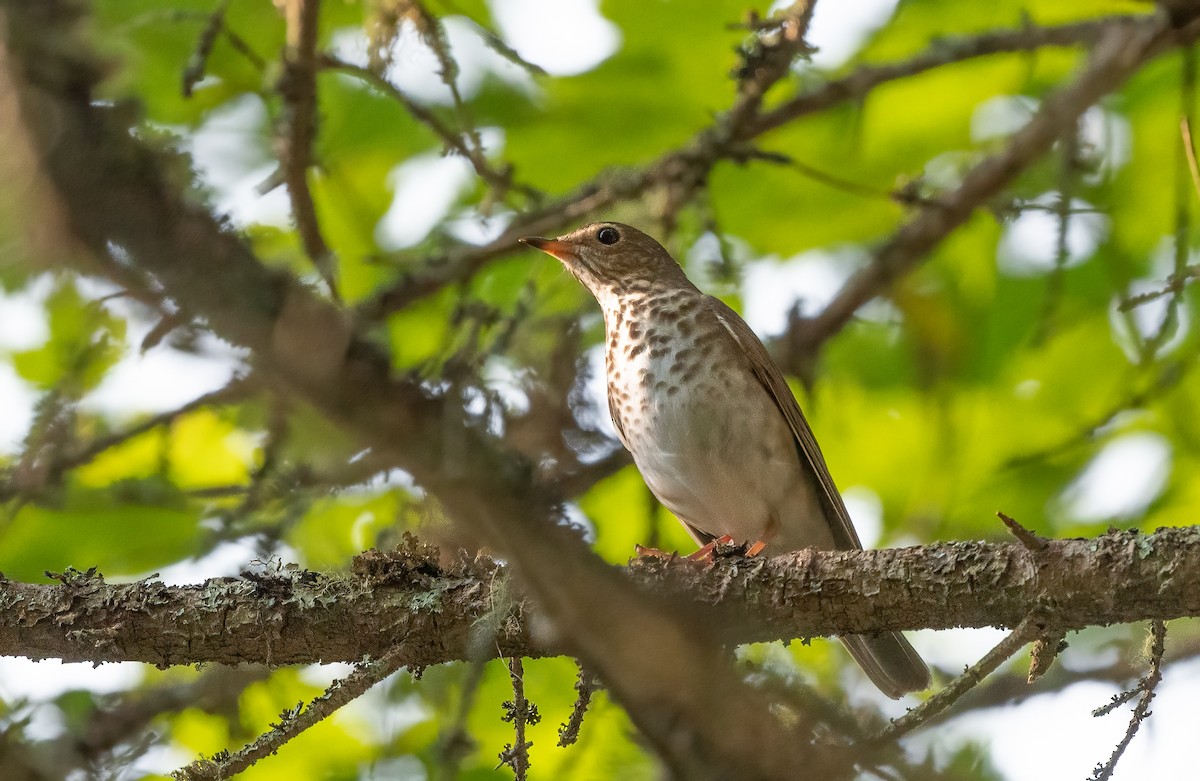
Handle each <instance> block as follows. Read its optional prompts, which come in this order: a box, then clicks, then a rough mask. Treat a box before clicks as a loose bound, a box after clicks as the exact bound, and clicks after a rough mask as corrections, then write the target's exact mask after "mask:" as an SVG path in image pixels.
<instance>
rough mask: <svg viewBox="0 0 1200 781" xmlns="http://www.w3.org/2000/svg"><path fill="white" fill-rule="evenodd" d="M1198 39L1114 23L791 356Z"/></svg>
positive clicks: (828, 332)
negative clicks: (1140, 74) (1113, 96)
mask: <svg viewBox="0 0 1200 781" xmlns="http://www.w3.org/2000/svg"><path fill="white" fill-rule="evenodd" d="M1197 34H1200V24H1197V23H1192V24H1190V25H1189V26H1188V27H1186V28H1183V29H1180V30H1176V29H1173V28H1171V27H1170V26H1169V25H1168V23H1167V20H1166V19H1165V18H1164V17H1161V16H1155V17H1143V18H1138V19H1113V20H1108V21H1107V22H1106V23H1105V24H1104V25H1103V26H1102V28H1101V33H1100V35H1099V37H1098V38H1097V41H1096V45H1095V48H1094V50H1093V51H1092V54H1091V56H1090V57H1089V59H1088V63H1087V65H1086V66H1085V67H1084V68H1083V70H1082V71H1081V72H1080V73H1079V75H1078V76H1077V77H1076V78H1075V80H1074V81H1073V82H1071V83H1070V84H1068V85H1067V86H1065V87H1063V88H1061V89H1059V90H1057V91H1055V92H1054V93H1053V94H1051V95H1050V96H1049V97H1047V98H1046V99H1045V100H1044V101H1043V102H1042V104H1041V106H1040V107H1039V108H1038V111H1037V113H1036V114H1034V116H1033V118H1032V119H1030V121H1029V122H1028V123H1027V124H1026V125H1025V126H1024V127H1023V128H1021V129H1020V130H1019V131H1017V132H1016V133H1014V134H1013V135H1012V137H1011V139H1010V140H1009V142H1008V145H1007V146H1006V147H1005V148H1004V149H1003V150H1002V151H1001V152H999V153H997V154H995V155H992V156H990V157H987V158H986V159H984V160H983V161H982V162H980V163H979V164H978V165H976V166H975V167H974V168H972V169H971V170H970V171H968V172H967V174H966V175H965V176H964V177H963V180H962V183H961V184H960V185H959V186H958V187H957V188H955V189H954V190H952V191H951V192H949V193H946V194H945V195H942V196H940V197H938V198H935V199H934V202H933V203H932V204H931V205H930V206H929V207H927V208H925V209H924V210H922V211H921V213H920V214H919V215H918V216H917V217H916V218H915V219H913V220H912V221H911V222H908V223H907V224H905V225H904V226H903V227H901V228H900V229H899V230H898V231H896V232H895V233H894V234H893V235H892V236H891V238H889V239H888V240H887V241H886V242H885V243H884V244H883V245H882V246H881V247H880V248H879V249H878V250H876V252H875V255H874V258H873V259H872V261H871V263H870V264H869V265H867V266H865V267H864V268H863V269H861V270H860V271H859V272H858V273H856V274H855V275H854V276H853V277H851V278H850V280H849V281H848V282H846V284H845V285H844V286H843V287H842V289H841V290H840V291H839V292H838V294H837V295H836V296H835V297H834V299H833V300H832V301H831V302H830V303H829V304H828V306H826V307H825V309H823V310H822V311H821V312H820V313H819V314H818V315H816V316H815V317H814V318H812V319H811V320H808V321H806V322H804V324H803V327H802V328H799V329H796V334H794V339H793V342H794V343H793V344H792V345H790V347H791V350H792V351H799V352H801V353H807V352H811V351H813V350H815V349H817V348H819V347H820V345H822V344H823V343H824V342H825V341H826V340H827V339H829V338H830V337H831V336H832V335H833V334H835V333H837V332H838V331H840V330H841V329H842V328H843V327H844V326H845V325H846V323H847V322H849V320H850V319H851V318H852V317H853V316H854V313H855V312H857V311H858V308H859V307H861V306H862V305H863V304H864V303H866V302H867V301H869V300H871V299H872V298H874V297H875V296H877V295H879V294H880V293H882V292H883V291H884V290H886V289H887V287H888V286H889V285H890V284H891V283H892V282H894V281H895V280H896V279H898V278H900V277H901V276H903V275H904V274H906V273H908V272H909V271H910V270H912V268H913V267H915V266H916V265H917V264H919V263H920V262H921V261H923V260H924V259H925V258H926V257H927V254H928V253H929V251H930V250H932V249H933V248H934V247H935V246H937V245H938V243H940V242H941V241H942V239H944V238H945V237H946V236H947V235H949V233H950V232H951V231H953V230H954V229H955V228H957V227H958V226H959V225H961V224H962V223H964V222H965V221H966V220H967V218H968V217H969V216H970V215H971V214H972V212H974V211H975V209H977V208H978V207H979V206H980V205H982V204H983V203H985V202H987V200H988V199H989V198H992V197H994V196H995V195H996V194H997V193H999V192H1000V191H1001V190H1002V189H1003V188H1004V187H1006V186H1008V185H1009V184H1010V183H1011V182H1012V181H1013V180H1014V179H1015V178H1016V177H1017V175H1018V174H1019V173H1020V172H1021V171H1023V170H1025V169H1026V168H1027V167H1029V166H1030V165H1031V164H1033V163H1034V162H1035V161H1037V160H1038V159H1040V158H1041V157H1042V155H1044V154H1045V153H1046V151H1047V150H1049V149H1050V147H1051V145H1052V144H1053V143H1054V142H1055V140H1056V139H1058V138H1059V137H1060V136H1061V135H1062V133H1063V131H1064V129H1065V128H1068V127H1070V126H1071V124H1073V123H1074V122H1075V121H1076V120H1077V119H1078V118H1079V116H1080V115H1081V114H1082V113H1083V112H1084V111H1086V110H1087V109H1088V108H1089V107H1090V106H1091V105H1093V104H1094V103H1095V102H1096V101H1098V100H1099V99H1100V98H1102V97H1103V96H1105V95H1107V94H1108V93H1109V92H1112V91H1113V90H1114V89H1116V88H1118V87H1119V86H1120V85H1121V84H1122V83H1124V82H1125V80H1126V79H1128V78H1129V77H1130V76H1131V75H1132V74H1134V73H1135V72H1137V70H1138V69H1139V68H1140V67H1141V66H1142V65H1143V64H1144V63H1145V62H1146V61H1147V60H1149V59H1150V58H1152V57H1154V56H1155V55H1157V54H1160V53H1162V52H1163V51H1164V50H1165V49H1166V48H1167V47H1169V46H1172V45H1179V44H1182V43H1186V42H1188V41H1191V40H1194V38H1195V37H1196V35H1197Z"/></svg>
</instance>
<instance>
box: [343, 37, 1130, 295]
mask: <svg viewBox="0 0 1200 781" xmlns="http://www.w3.org/2000/svg"><path fill="white" fill-rule="evenodd" d="M1131 20H1132V21H1133V22H1134V23H1138V24H1144V23H1146V20H1147V17H1144V16H1113V17H1106V18H1105V19H1100V20H1095V21H1089V22H1084V23H1079V24H1068V25H1061V26H1056V27H1026V28H1022V29H1019V30H1004V31H999V32H995V33H987V34H984V35H982V36H979V37H977V38H969V39H966V40H963V41H956V42H941V43H939V44H937V45H935V46H934V47H933V48H932V49H931V50H930V51H929V52H926V53H924V54H921V55H918V56H917V57H915V58H913V59H912V60H910V61H907V62H903V63H898V64H895V65H886V66H863V67H862V68H860V69H858V70H856V71H854V72H853V73H851V74H849V75H848V76H845V77H843V78H841V79H836V80H834V81H831V82H828V83H827V84H825V85H823V86H821V87H818V88H816V89H815V90H813V91H812V92H808V93H804V94H802V95H799V96H797V97H796V98H793V99H792V100H791V101H788V102H786V103H784V104H783V105H781V106H779V107H778V108H776V109H773V110H771V111H768V112H765V113H762V114H758V113H755V112H754V111H751V110H749V109H747V110H744V111H743V110H736V109H731V113H730V114H729V115H727V116H722V117H719V118H718V119H717V120H716V122H714V124H713V126H711V127H707V128H704V129H702V130H701V131H699V132H698V133H697V134H696V135H695V136H694V137H693V138H692V140H691V141H690V142H688V143H687V144H684V145H683V146H681V147H680V148H679V149H677V150H673V151H670V152H667V153H666V154H664V155H663V156H662V157H660V158H659V159H658V160H656V161H654V162H652V163H650V164H648V165H646V166H644V167H641V168H636V169H628V170H621V171H609V172H605V173H601V174H600V175H599V176H597V177H596V178H595V179H594V180H593V181H592V182H590V183H588V184H585V185H583V186H582V187H580V188H578V189H577V190H576V191H575V192H573V193H570V194H568V195H567V196H565V197H563V198H560V199H557V200H555V201H552V202H549V203H546V204H545V205H544V206H543V207H541V208H539V209H536V210H534V211H532V212H528V213H525V214H521V215H518V216H517V218H516V219H515V220H514V222H513V224H512V226H510V228H509V230H507V231H505V233H504V235H502V236H501V237H499V238H498V239H497V240H496V241H494V242H492V243H490V244H486V245H483V246H479V247H469V246H468V247H459V248H457V249H455V250H453V251H451V252H449V253H447V254H446V255H445V256H444V257H440V258H434V259H432V260H431V261H430V262H429V263H428V264H427V266H426V268H424V269H422V270H419V271H417V272H414V273H412V274H409V275H405V276H403V277H402V278H401V279H399V280H397V281H396V282H395V283H393V284H392V285H390V286H389V287H388V288H386V289H385V290H383V291H382V292H380V293H379V294H377V295H376V297H375V298H374V299H373V300H371V301H368V302H366V303H365V304H364V305H363V306H362V307H361V308H360V315H361V316H362V317H364V318H366V319H377V318H379V317H382V316H384V315H386V314H387V313H389V312H393V311H396V310H397V309H400V308H403V307H404V306H407V305H408V304H410V303H412V301H414V300H416V299H418V298H420V297H422V296H425V295H429V294H430V293H432V292H434V291H436V290H438V289H440V288H441V287H443V286H444V285H447V284H449V283H451V282H454V281H457V280H461V279H465V278H468V277H469V276H470V275H472V274H474V273H475V272H476V271H478V270H479V269H480V268H482V267H483V266H484V265H485V264H487V263H489V262H490V261H492V260H494V259H496V258H498V257H501V256H503V255H507V254H511V253H512V252H514V251H515V247H514V245H513V242H514V241H515V239H516V238H517V237H518V236H524V235H529V234H531V233H533V234H539V233H547V232H553V231H555V230H558V229H560V228H562V227H564V226H566V225H569V224H571V223H572V222H573V221H577V220H580V219H582V218H585V217H587V216H589V215H592V214H595V213H596V212H598V211H600V210H601V209H604V208H607V207H609V206H611V205H612V204H614V203H617V202H620V201H624V200H629V199H634V198H639V197H642V196H643V195H645V194H646V193H647V192H649V191H651V190H652V189H654V188H655V187H659V186H662V185H664V184H669V183H671V182H678V181H692V182H700V181H703V179H704V178H705V177H706V176H707V174H708V171H709V170H710V169H711V168H712V167H713V166H714V165H716V164H717V163H718V162H720V161H721V160H723V159H731V160H744V159H746V157H747V156H752V153H751V152H750V151H749V148H748V145H749V142H751V141H752V140H753V139H755V138H757V137H758V136H761V135H763V134H764V133H767V132H769V131H771V130H774V129H775V128H777V127H780V126H782V125H784V124H787V123H788V122H790V121H792V120H794V119H797V118H798V117H800V116H803V115H806V114H810V113H814V112H817V111H821V110H824V109H827V108H829V107H831V106H834V105H837V104H839V103H843V102H846V101H851V100H861V99H863V98H864V97H866V96H867V95H868V94H869V93H870V92H871V91H872V90H874V89H875V88H876V87H878V86H880V85H882V84H886V83H888V82H890V81H895V80H898V79H903V78H907V77H910V76H914V75H917V74H920V73H923V72H925V71H928V70H931V69H934V68H937V67H940V66H944V65H951V64H954V63H956V62H961V61H963V60H967V59H972V58H976V57H982V56H988V55H993V54H1000V53H1005V52H1020V51H1030V50H1033V49H1037V48H1040V47H1042V46H1076V45H1081V44H1088V43H1093V42H1095V41H1096V40H1098V39H1099V37H1100V33H1101V32H1102V31H1104V30H1106V29H1109V27H1110V26H1116V27H1121V26H1122V25H1124V24H1125V23H1128V22H1131ZM792 42H793V44H794V46H795V48H793V49H792V51H793V52H797V51H799V50H800V49H799V46H800V45H801V43H802V38H801V39H796V38H793V39H792ZM332 62H333V61H331V64H332ZM342 65H344V64H340V63H339V64H337V65H336V67H341V66H342ZM349 67H350V68H351V69H353V68H354V66H349ZM360 70H361V69H360ZM350 72H355V71H353V70H351V71H350ZM356 75H359V76H361V77H362V78H365V79H370V80H372V82H373V83H375V85H376V86H377V87H379V88H380V89H383V90H385V91H386V92H388V93H389V94H393V96H394V97H397V98H398V99H400V96H399V95H396V94H395V93H393V92H392V90H394V89H395V88H394V87H391V86H390V85H387V82H386V81H382V83H381V81H380V80H378V77H377V76H375V75H374V74H371V73H370V72H369V71H364V72H356ZM385 85H387V86H385ZM764 86H769V85H766V84H764ZM403 100H404V101H405V105H406V106H410V105H415V104H412V101H411V100H410V99H408V98H407V96H404V98H403ZM746 100H747V101H748V102H745V103H738V104H736V105H739V106H740V105H746V106H751V107H756V106H757V105H758V101H757V100H755V99H746ZM417 108H418V109H419V110H420V111H422V112H424V113H425V114H426V115H428V111H426V110H424V109H421V108H420V107H417ZM409 110H410V111H413V108H411V107H410V109H409ZM414 116H417V117H418V119H420V120H421V121H423V122H427V123H428V120H427V119H425V118H422V117H421V116H420V115H419V114H417V113H416V112H414ZM439 122H440V121H439ZM730 131H736V132H733V133H731V132H730ZM435 132H438V135H439V136H441V137H442V138H443V139H444V140H448V139H449V138H453V139H455V144H457V145H461V143H462V142H461V139H458V138H457V136H456V134H454V133H453V132H452V131H449V130H448V129H447V130H445V131H441V132H439V131H436V130H435ZM459 151H460V153H462V154H466V150H459ZM480 175H481V176H482V173H481V174H480Z"/></svg>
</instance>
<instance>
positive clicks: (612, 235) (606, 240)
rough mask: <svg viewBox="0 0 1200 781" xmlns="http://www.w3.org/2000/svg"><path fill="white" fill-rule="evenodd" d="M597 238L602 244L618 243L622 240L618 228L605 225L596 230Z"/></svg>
mask: <svg viewBox="0 0 1200 781" xmlns="http://www.w3.org/2000/svg"><path fill="white" fill-rule="evenodd" d="M596 240H597V241H599V242H600V243H601V244H616V243H617V242H618V241H620V240H621V234H620V233H617V229H616V228H610V227H608V226H605V227H603V228H601V229H600V230H598V231H596Z"/></svg>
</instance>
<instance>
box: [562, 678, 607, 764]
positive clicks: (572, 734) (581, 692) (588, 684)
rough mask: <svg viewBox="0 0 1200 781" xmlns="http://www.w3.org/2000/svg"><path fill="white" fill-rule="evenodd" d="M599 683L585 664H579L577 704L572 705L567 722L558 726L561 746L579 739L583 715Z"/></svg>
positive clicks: (576, 685) (571, 743) (576, 680)
mask: <svg viewBox="0 0 1200 781" xmlns="http://www.w3.org/2000/svg"><path fill="white" fill-rule="evenodd" d="M598 685H599V682H598V681H596V679H595V678H593V677H592V675H591V674H590V673H589V672H588V671H587V670H586V669H585V668H584V666H583V665H579V677H578V678H576V679H575V693H576V696H575V705H574V706H572V708H571V715H570V717H569V718H568V719H567V721H566V723H565V724H563V725H562V726H561V727H559V728H558V745H559V746H560V747H562V748H566V747H567V746H571V745H574V743H575V741H577V740H579V730H580V728H581V727H583V716H584V714H586V713H587V709H588V706H589V705H591V703H592V693H593V692H594V691H595V690H596V687H597V686H598Z"/></svg>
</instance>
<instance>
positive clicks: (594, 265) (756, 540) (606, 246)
mask: <svg viewBox="0 0 1200 781" xmlns="http://www.w3.org/2000/svg"><path fill="white" fill-rule="evenodd" d="M518 241H520V242H521V243H523V244H526V245H528V246H530V247H533V248H535V249H538V250H541V251H542V252H545V253H546V254H548V255H551V256H553V257H555V258H557V259H558V260H559V261H560V262H561V263H562V265H563V266H564V267H565V268H566V269H567V270H568V271H569V272H570V273H571V274H572V275H574V276H575V277H576V279H578V280H579V282H581V283H582V284H583V286H584V287H585V288H587V290H588V291H589V292H590V293H591V294H592V296H593V297H594V298H595V299H596V301H597V302H598V303H599V305H600V308H601V309H602V310H603V313H604V331H605V353H604V355H605V361H604V363H605V372H606V375H607V381H608V382H607V387H608V409H609V413H610V414H611V416H612V421H613V425H614V426H615V428H616V432H617V436H618V437H619V438H620V440H621V443H622V444H623V445H624V446H625V447H626V449H628V450H629V452H630V453H631V454H632V456H633V461H634V463H635V464H636V465H637V468H638V470H639V471H640V472H641V474H642V477H643V479H644V480H645V482H646V485H647V487H648V488H649V489H650V491H651V492H652V493H653V494H654V495H655V496H656V497H657V498H658V500H659V501H660V502H662V503H663V505H665V506H666V507H667V508H668V509H669V510H671V512H672V513H674V514H675V516H676V517H677V518H678V519H679V520H680V521H681V522H682V523H683V525H684V527H685V528H686V529H687V531H688V533H689V534H690V535H691V536H692V538H693V539H695V540H696V542H697V544H699V545H701V546H702V547H701V552H702V553H703V552H706V551H711V549H712V546H713V545H714V544H717V543H720V542H727V541H734V542H737V543H743V544H745V545H747V546H748V547H747V549H746V554H747V555H776V554H781V553H786V552H790V551H797V550H802V549H806V548H820V549H832V550H861V549H862V542H861V541H860V540H859V537H858V533H857V532H856V531H855V529H854V525H853V524H852V523H851V520H850V514H849V512H847V510H846V505H845V503H844V502H843V501H842V497H841V494H840V493H839V492H838V489H837V487H836V485H835V484H834V482H833V478H832V477H831V476H830V473H829V468H828V467H827V466H826V464H825V458H824V456H823V455H822V454H821V450H820V448H819V447H818V445H817V441H816V438H815V437H814V435H813V432H812V429H811V427H810V426H809V425H808V421H807V420H806V419H805V417H804V414H803V412H801V410H800V406H799V404H798V403H797V401H796V399H795V397H794V396H793V395H792V392H791V390H790V389H789V387H788V384H787V381H786V380H785V379H784V376H783V372H781V371H780V369H779V367H778V366H777V365H776V364H775V363H774V361H772V359H771V357H770V356H769V354H768V353H767V350H766V348H765V347H764V346H763V344H762V342H761V341H759V339H758V337H757V336H755V334H754V332H753V331H752V330H751V329H750V326H748V325H747V324H746V322H745V321H744V320H742V318H741V317H740V316H739V315H738V314H737V313H736V312H735V311H734V310H733V309H731V308H730V307H729V306H728V305H726V304H725V303H724V302H722V301H721V300H720V299H718V298H715V297H713V296H709V295H706V294H705V293H703V292H702V291H701V290H700V289H699V288H697V287H696V286H695V285H694V284H693V283H692V282H691V281H690V280H689V279H688V278H687V276H686V275H685V274H684V271H683V269H682V268H681V267H680V265H679V263H678V262H676V261H675V259H674V258H672V257H671V255H670V253H669V252H667V250H666V249H665V248H664V247H663V246H662V245H661V244H660V243H659V242H658V241H656V240H655V239H654V238H653V237H651V236H649V235H647V234H646V233H643V232H642V231H640V230H638V229H636V228H634V227H632V226H629V225H624V224H622V223H619V222H596V223H592V224H589V225H585V226H584V227H582V228H579V229H578V230H575V231H573V232H571V233H568V234H566V235H563V236H559V237H558V238H555V239H549V238H542V237H540V236H528V237H524V238H521V239H519V240H518ZM840 639H841V641H842V643H843V644H844V645H845V646H846V648H847V649H848V650H849V652H850V655H851V656H852V657H853V658H854V660H855V661H856V662H857V663H858V665H859V666H860V667H861V668H862V670H863V671H864V672H865V673H866V675H867V677H868V678H869V679H870V680H871V682H872V683H874V684H875V686H876V687H878V689H879V690H880V691H881V692H883V693H884V694H885V695H887V696H888V697H891V698H893V699H895V698H899V697H901V696H903V695H904V694H906V693H909V692H914V691H921V690H923V689H926V688H928V687H929V682H930V678H929V669H928V668H927V667H926V665H925V662H924V661H923V660H922V659H921V657H920V656H919V655H918V654H917V652H916V650H915V649H914V648H913V647H912V645H911V644H910V643H909V642H908V641H907V640H906V639H905V638H904V637H903V636H902V635H901V634H899V633H896V632H886V633H880V634H872V635H846V636H843V637H841V638H840Z"/></svg>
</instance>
